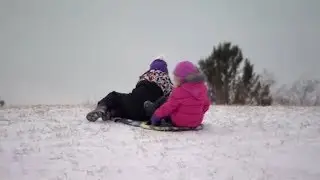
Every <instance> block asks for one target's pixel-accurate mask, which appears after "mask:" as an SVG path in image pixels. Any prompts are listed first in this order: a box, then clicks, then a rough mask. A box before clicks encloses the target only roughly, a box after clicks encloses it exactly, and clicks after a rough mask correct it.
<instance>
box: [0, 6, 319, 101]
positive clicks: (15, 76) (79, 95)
mask: <svg viewBox="0 0 320 180" xmlns="http://www.w3.org/2000/svg"><path fill="white" fill-rule="evenodd" d="M319 17H320V1H318V0H304V1H303V0H269V1H266V0H152V1H151V0H113V1H111V0H90V1H89V0H54V1H53V0H50V1H49V0H0V96H1V97H2V98H3V99H5V100H6V101H7V102H8V103H10V104H30V103H32V104H37V103H79V102H84V101H86V100H91V99H99V98H101V97H103V96H104V95H105V94H106V93H107V92H109V91H111V90H117V91H123V92H128V91H129V90H130V89H131V88H132V87H133V86H134V85H135V83H136V81H137V79H138V76H139V75H140V74H141V73H143V72H144V71H145V70H146V69H147V68H148V65H149V63H150V62H151V61H152V59H153V58H154V57H156V56H158V55H161V54H163V55H165V57H166V58H167V62H168V64H169V69H170V71H171V70H172V69H173V67H174V65H175V64H176V63H177V62H178V61H179V60H182V59H186V60H191V61H193V62H197V61H198V60H199V59H200V58H201V57H206V56H208V55H209V54H210V52H211V51H212V47H213V45H217V44H218V43H219V42H221V41H231V42H232V43H234V44H238V45H239V46H240V47H241V48H242V49H243V52H244V55H245V56H246V57H248V58H249V59H251V61H252V62H253V63H254V64H255V66H256V68H257V71H261V70H262V68H267V69H268V70H269V71H271V72H273V73H274V74H275V75H276V77H277V79H278V80H279V81H280V82H281V83H286V82H291V81H293V80H295V79H297V78H301V77H304V78H305V77H315V78H320V71H317V70H318V69H319V67H320V62H319V59H318V53H319V52H320V46H319V45H318V42H319V41H320V35H319V34H320V18H319Z"/></svg>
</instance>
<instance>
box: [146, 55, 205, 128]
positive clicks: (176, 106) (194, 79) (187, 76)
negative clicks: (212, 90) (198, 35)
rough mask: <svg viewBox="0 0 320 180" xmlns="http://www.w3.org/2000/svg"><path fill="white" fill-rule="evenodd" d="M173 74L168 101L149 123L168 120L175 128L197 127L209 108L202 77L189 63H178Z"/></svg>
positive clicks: (155, 123)
mask: <svg viewBox="0 0 320 180" xmlns="http://www.w3.org/2000/svg"><path fill="white" fill-rule="evenodd" d="M173 74H174V84H175V88H174V89H173V91H172V92H171V94H170V96H169V97H168V100H167V101H166V102H165V103H164V104H163V105H161V106H160V107H159V108H158V109H157V110H156V111H155V112H154V114H153V116H152V118H151V123H152V125H159V123H160V121H161V119H166V118H169V119H171V122H172V124H173V125H174V126H177V127H191V128H194V127H197V126H199V125H200V124H201V123H202V121H203V117H204V114H205V113H206V111H207V110H208V109H209V106H210V101H209V98H208V90H207V87H206V86H205V84H204V77H203V75H202V74H201V73H200V72H199V70H198V68H197V67H196V66H195V65H194V64H193V63H191V62H189V61H182V62H180V63H178V64H177V66H176V67H175V70H174V72H173Z"/></svg>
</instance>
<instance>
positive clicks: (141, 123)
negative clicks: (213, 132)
mask: <svg viewBox="0 0 320 180" xmlns="http://www.w3.org/2000/svg"><path fill="white" fill-rule="evenodd" d="M113 120H114V121H115V122H120V123H123V124H127V125H129V126H135V127H140V128H143V129H149V130H154V131H199V130H202V129H203V124H201V125H200V126H198V127H196V128H189V127H176V126H172V125H169V124H162V125H161V126H153V125H148V124H147V122H146V121H134V120H130V119H121V118H115V119H113Z"/></svg>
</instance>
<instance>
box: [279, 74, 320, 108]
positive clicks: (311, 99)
mask: <svg viewBox="0 0 320 180" xmlns="http://www.w3.org/2000/svg"><path fill="white" fill-rule="evenodd" d="M274 97H275V101H276V102H277V103H278V104H282V105H300V106H318V105H320V81H319V80H297V81H295V82H294V83H293V84H292V86H291V87H289V88H288V87H287V86H285V85H283V86H282V87H281V88H279V89H278V91H277V92H276V93H275V95H274Z"/></svg>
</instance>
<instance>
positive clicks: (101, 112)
mask: <svg viewBox="0 0 320 180" xmlns="http://www.w3.org/2000/svg"><path fill="white" fill-rule="evenodd" d="M106 111H107V107H106V106H100V105H98V106H97V107H96V109H94V110H93V111H91V112H89V113H88V114H87V116H86V118H87V120H88V121H91V122H95V121H97V120H98V119H99V118H103V119H107V116H106Z"/></svg>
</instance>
